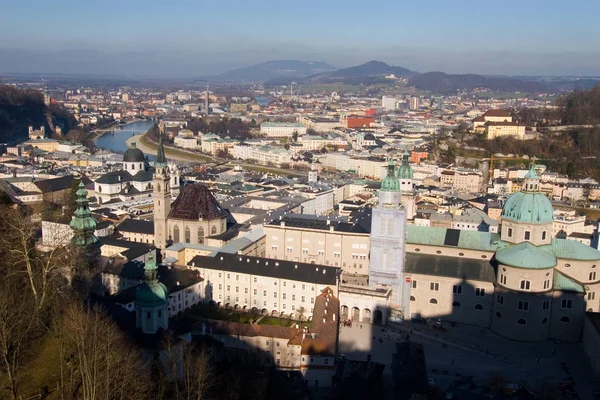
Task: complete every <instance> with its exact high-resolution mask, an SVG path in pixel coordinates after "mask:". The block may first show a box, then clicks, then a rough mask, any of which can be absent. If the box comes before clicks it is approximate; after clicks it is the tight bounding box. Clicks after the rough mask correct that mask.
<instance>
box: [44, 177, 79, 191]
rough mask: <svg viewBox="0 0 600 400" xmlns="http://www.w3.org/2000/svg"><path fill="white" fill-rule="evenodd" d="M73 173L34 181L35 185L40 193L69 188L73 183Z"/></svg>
mask: <svg viewBox="0 0 600 400" xmlns="http://www.w3.org/2000/svg"><path fill="white" fill-rule="evenodd" d="M74 179H75V177H74V176H73V175H66V176H61V177H60V178H54V179H44V180H39V181H36V182H35V186H37V187H38V189H40V191H41V192H42V193H50V192H57V191H59V190H64V189H69V188H70V187H71V186H72V185H73V180H74Z"/></svg>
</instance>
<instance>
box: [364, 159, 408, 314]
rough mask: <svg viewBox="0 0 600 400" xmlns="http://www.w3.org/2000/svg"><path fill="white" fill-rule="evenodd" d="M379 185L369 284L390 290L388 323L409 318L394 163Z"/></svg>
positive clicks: (401, 216) (403, 219)
mask: <svg viewBox="0 0 600 400" xmlns="http://www.w3.org/2000/svg"><path fill="white" fill-rule="evenodd" d="M388 168H389V169H388V175H387V176H386V178H385V179H384V180H383V182H382V184H381V191H380V192H379V204H378V205H377V207H375V208H373V215H372V220H371V250H370V263H369V265H370V266H369V285H370V286H389V287H391V289H392V299H391V312H390V316H389V318H390V319H391V320H399V319H401V318H403V316H404V315H409V310H408V306H409V300H410V287H409V284H408V283H406V281H405V277H404V259H405V242H406V240H405V239H406V211H405V209H404V207H403V206H402V193H401V191H400V182H399V180H398V178H397V177H396V176H395V167H394V164H390V165H389V167H388Z"/></svg>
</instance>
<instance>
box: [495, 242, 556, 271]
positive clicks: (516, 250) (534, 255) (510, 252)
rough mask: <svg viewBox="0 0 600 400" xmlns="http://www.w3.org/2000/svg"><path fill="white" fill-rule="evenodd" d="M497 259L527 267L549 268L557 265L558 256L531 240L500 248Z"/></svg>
mask: <svg viewBox="0 0 600 400" xmlns="http://www.w3.org/2000/svg"><path fill="white" fill-rule="evenodd" d="M496 260H498V262H499V263H500V264H504V265H509V266H511V267H516V268H525V269H548V268H553V267H555V266H556V257H554V256H553V255H552V254H548V253H547V252H545V251H543V250H541V249H539V248H538V247H537V246H534V245H532V244H531V243H529V242H523V243H519V244H517V245H515V246H510V247H507V248H505V249H502V250H498V251H497V252H496Z"/></svg>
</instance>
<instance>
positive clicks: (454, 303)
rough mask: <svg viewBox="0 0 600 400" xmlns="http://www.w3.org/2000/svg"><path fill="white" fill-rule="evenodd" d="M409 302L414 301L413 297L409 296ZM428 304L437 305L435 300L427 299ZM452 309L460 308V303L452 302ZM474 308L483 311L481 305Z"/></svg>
mask: <svg viewBox="0 0 600 400" xmlns="http://www.w3.org/2000/svg"><path fill="white" fill-rule="evenodd" d="M410 301H416V298H415V296H410ZM429 303H430V304H438V301H437V299H435V298H431V299H429ZM452 307H460V303H459V302H458V301H454V302H452ZM474 308H475V309H476V310H483V305H482V304H475V307H474Z"/></svg>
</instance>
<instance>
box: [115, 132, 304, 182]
mask: <svg viewBox="0 0 600 400" xmlns="http://www.w3.org/2000/svg"><path fill="white" fill-rule="evenodd" d="M131 142H135V146H136V147H137V148H138V149H140V150H141V151H143V152H144V153H145V154H147V155H153V156H156V153H157V152H158V144H157V143H156V142H153V141H152V140H150V139H149V138H148V137H147V136H146V133H144V134H141V135H135V136H132V137H130V138H128V139H127V140H126V141H125V143H126V144H127V147H129V148H131ZM165 155H166V156H167V158H168V159H171V160H175V161H180V162H186V163H199V162H204V163H210V162H212V163H215V164H222V163H223V160H219V159H216V158H214V157H211V156H207V155H203V154H198V153H195V152H192V151H188V150H182V149H174V148H172V147H170V146H165ZM226 163H227V164H228V162H226ZM241 165H242V166H243V167H244V169H246V170H250V171H256V172H261V173H270V174H277V175H292V176H306V173H304V172H298V171H294V170H289V169H282V168H273V167H266V166H262V165H252V164H246V163H242V164H241Z"/></svg>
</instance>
